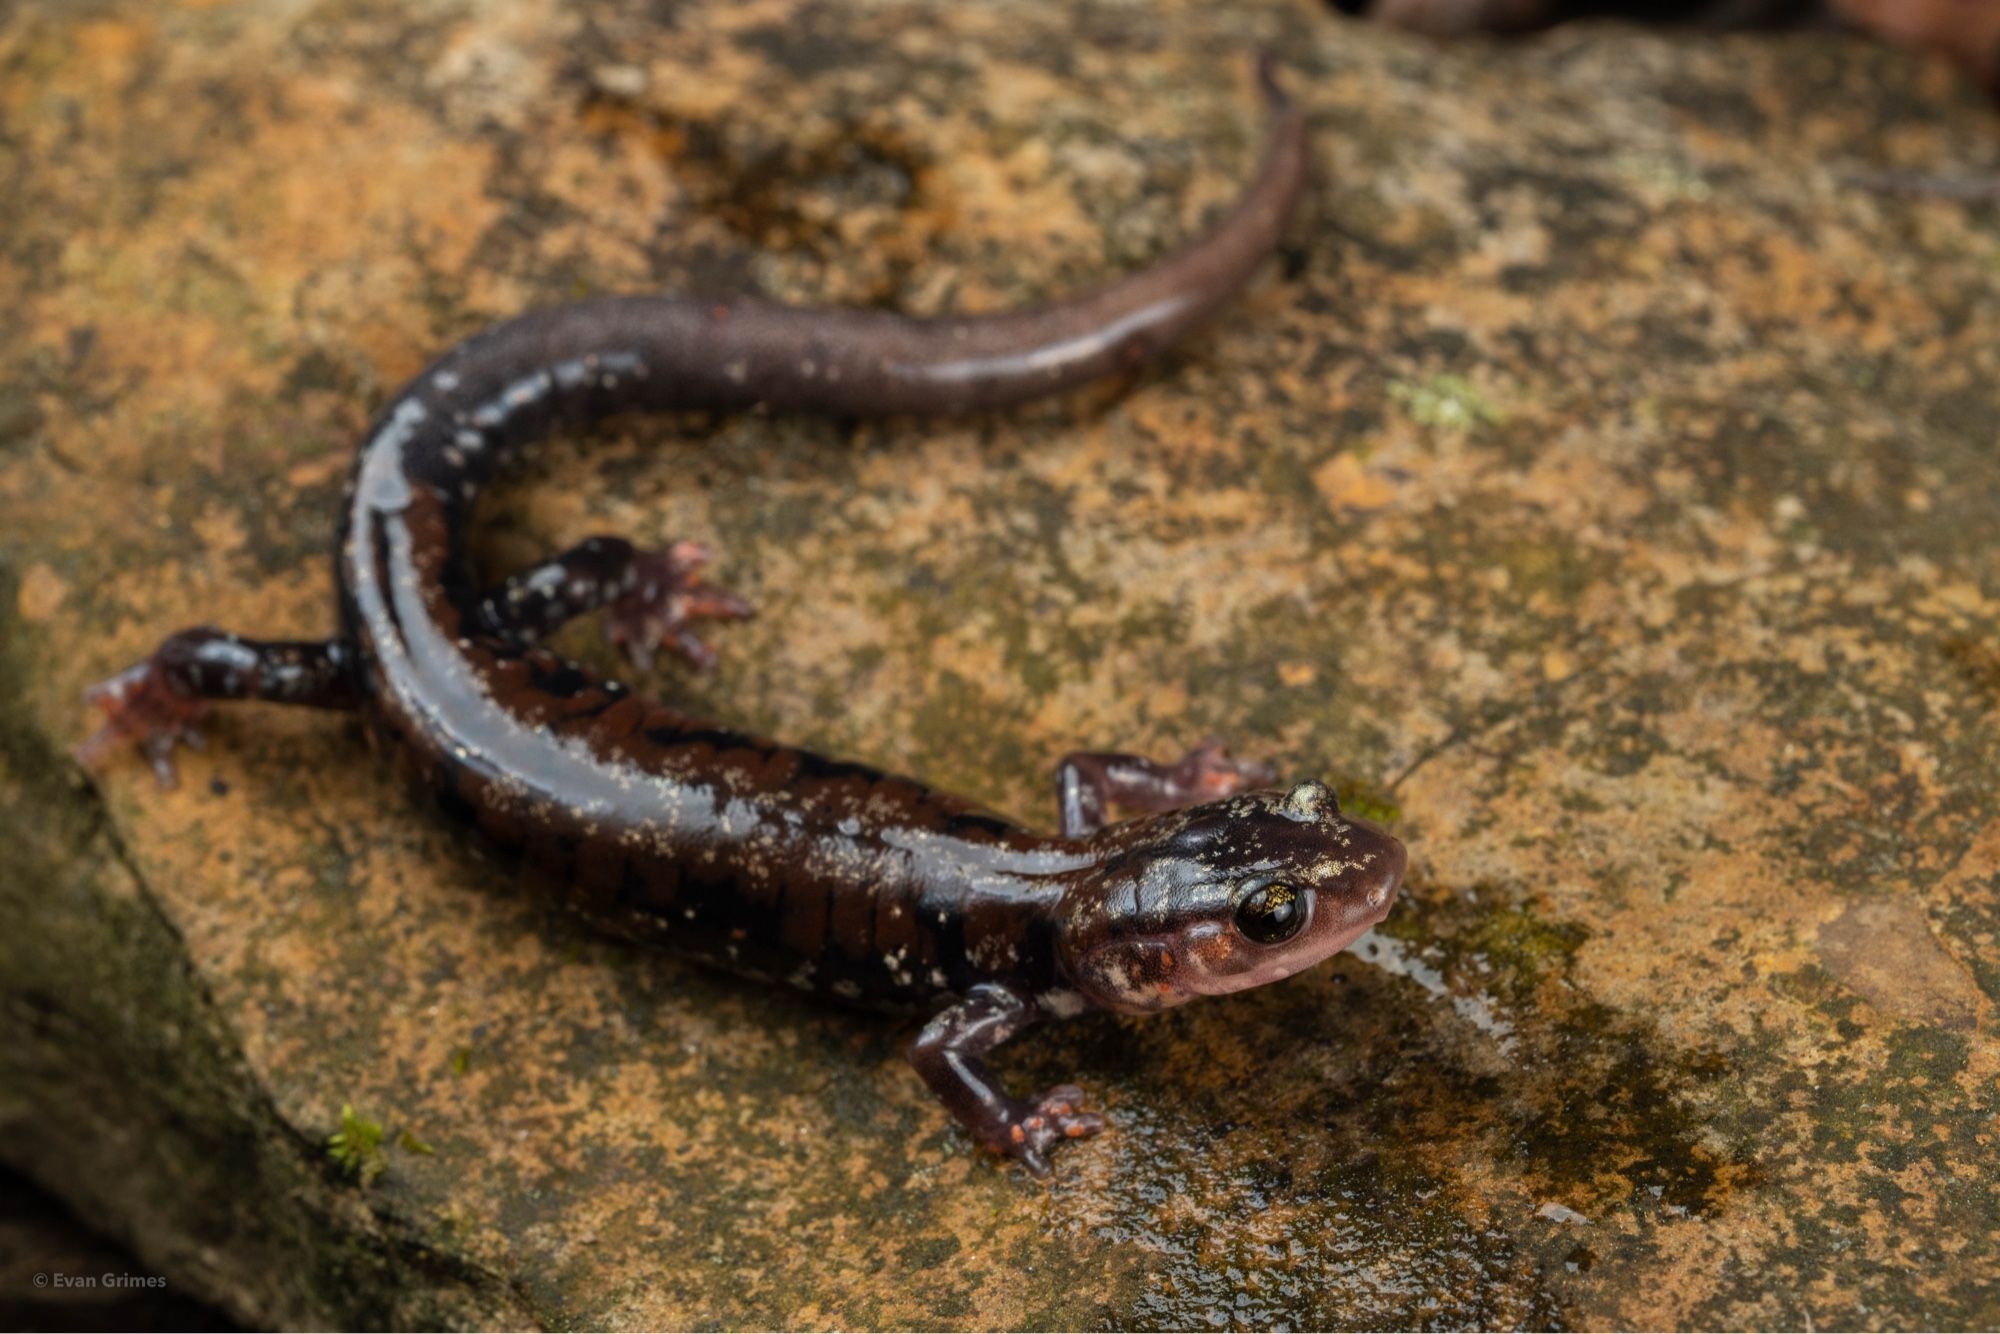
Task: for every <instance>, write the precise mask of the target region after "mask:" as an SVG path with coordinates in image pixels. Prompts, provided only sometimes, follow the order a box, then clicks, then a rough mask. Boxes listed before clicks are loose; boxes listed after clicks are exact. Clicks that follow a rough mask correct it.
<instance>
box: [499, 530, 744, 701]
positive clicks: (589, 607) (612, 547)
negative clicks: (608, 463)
mask: <svg viewBox="0 0 2000 1334" xmlns="http://www.w3.org/2000/svg"><path fill="white" fill-rule="evenodd" d="M712 558H713V557H712V555H711V553H710V552H709V550H708V548H707V547H704V546H703V545H702V544H701V543H699V542H676V543H674V544H673V545H672V546H670V547H668V548H667V549H666V550H665V551H646V550H642V549H641V548H638V547H635V546H633V545H632V544H631V543H630V542H628V541H626V540H625V539H624V538H622V537H592V538H587V539H586V540H584V541H582V542H579V543H577V545H575V546H573V547H571V548H570V549H569V550H568V551H565V552H563V553H562V554H561V555H560V556H555V557H552V558H551V559H549V560H546V561H544V562H542V563H541V564H540V565H537V566H535V567H533V568H532V569H528V570H523V571H522V572H521V573H520V574H517V575H515V576H514V577H513V578H511V579H509V580H508V581H507V582H506V583H504V584H502V585H500V587H498V588H496V589H494V590H493V591H492V592H490V593H488V594H487V595H486V596H485V597H484V598H482V599H481V600H480V604H479V619H480V621H481V623H482V625H483V626H484V628H485V629H486V631H487V633H489V634H492V635H496V636H499V637H501V638H503V639H513V640H519V641H525V642H529V643H532V642H534V641H535V640H538V639H540V638H541V637H542V636H543V635H546V634H548V633H550V632H551V631H553V630H555V629H556V628H557V627H558V626H561V625H563V624H565V623H566V622H568V621H572V620H574V619H576V618H577V617H579V616H583V615H586V614H588V613H590V612H593V611H596V610H597V609H598V608H600V607H604V608H607V609H608V610H607V611H606V613H605V621H604V634H605V638H607V639H609V640H610V641H611V642H612V643H613V644H616V645H618V646H619V647H620V648H622V649H623V650H624V651H625V654H626V656H627V657H629V658H630V659H631V660H632V662H633V663H634V664H635V665H636V666H637V667H638V668H639V670H641V671H646V670H648V669H650V668H651V667H652V665H653V653H654V651H655V650H656V649H658V648H660V647H662V646H664V647H666V648H668V649H671V650H672V651H673V652H675V653H678V654H679V655H680V656H681V657H683V658H685V659H686V660H687V661H688V662H689V663H690V664H691V665H693V666H694V667H696V668H699V669H706V668H709V667H713V666H714V665H715V650H714V649H712V648H710V647H709V646H708V645H707V644H706V643H704V642H702V640H701V638H700V637H699V636H697V635H696V634H695V632H694V629H693V626H694V624H695V622H697V621H704V620H724V621H740V620H742V619H744V618H745V617H747V616H749V615H751V608H750V604H749V603H747V602H745V601H744V600H743V599H742V598H740V597H737V596H736V595H735V594H733V593H729V592H726V591H724V590H723V589H720V588H717V587H716V586H715V585H713V584H708V583H703V582H702V581H701V580H700V579H699V578H698V577H697V575H698V574H699V572H700V570H701V568H702V567H703V566H704V565H707V564H708V563H709V561H710V560H711V559H712Z"/></svg>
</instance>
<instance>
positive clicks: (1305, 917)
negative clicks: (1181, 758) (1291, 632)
mask: <svg viewBox="0 0 2000 1334" xmlns="http://www.w3.org/2000/svg"><path fill="white" fill-rule="evenodd" d="M1099 837H1100V838H1101V839H1102V840H1103V845H1104V856H1103V857H1102V859H1101V860H1100V861H1099V862H1098V863H1097V864H1096V865H1095V866H1093V867H1092V868H1091V870H1090V871H1089V872H1088V873H1087V874H1086V875H1085V876H1084V877H1083V878H1082V879H1080V880H1079V881H1078V882H1077V883H1076V884H1075V885H1073V886H1072V887H1071V888H1070V889H1069V891H1068V892H1067V893H1065V894H1064V896H1063V900H1062V906H1061V909H1060V913H1061V927H1060V931H1061V937H1060V946H1061V952H1062V961H1063V966H1064V969H1065V971H1066V972H1067V973H1068V980H1069V983H1070V985H1072V986H1073V987H1075V988H1076V990H1078V991H1079V992H1081V993H1083V995H1084V996H1085V997H1086V998H1087V999H1088V1000H1090V1001H1091V1002H1092V1003H1093V1004H1096V1005H1101V1006H1103V1007H1105V1008H1106V1009H1111V1010H1118V1011H1121V1012H1124V1013H1127V1014H1143V1013H1146V1012H1149V1011H1153V1010H1162V1009H1165V1008H1167V1007H1168V1006H1170V1005H1179V1004H1180V1003H1182V1002H1183V1001H1188V1000H1192V999H1194V998H1195V997H1196V996H1220V995H1224V994H1226V993H1228V992H1232V991H1242V990H1244V989H1245V988H1247V987H1255V986H1261V985H1263V984H1264V983H1266V982H1276V981H1278V980H1279V979H1280V978H1286V977H1290V976H1291V975H1292V974H1293V973H1296V972H1300V971H1302V970H1304V969H1306V968H1310V967H1312V966H1313V965H1314V964H1316V963H1319V962H1320V961H1321V960H1323V959H1327V958H1330V957H1332V956H1333V955H1335V954H1338V953H1339V952H1340V951H1341V950H1344V949H1346V948H1347V947H1348V946H1349V945H1351V944H1353V943H1354V941H1355V939H1356V938H1357V937H1359V936H1360V935H1361V934H1362V933H1363V932H1364V931H1366V930H1368V928H1369V927H1371V926H1373V925H1375V924H1376V923H1377V922H1379V921H1381V920H1382V919H1383V918H1384V917H1386V916H1387V915H1388V913H1389V906H1390V904H1391V903H1393V902H1394V901H1395V898H1396V889H1397V887H1398V885H1400V884H1401V882H1402V878H1403V869H1404V866H1405V864H1406V861H1407V858H1406V855H1405V854H1404V852H1403V845H1402V844H1401V843H1398V842H1397V841H1396V840H1395V839H1394V838H1391V837H1390V836H1389V835H1388V834H1386V833H1384V832H1382V831H1381V830H1380V829H1377V828H1376V827H1375V826H1373V825H1371V824H1368V823H1366V822H1365V821H1361V820H1354V819H1349V818H1347V817H1345V816H1343V815H1342V814H1341V813H1340V805H1339V803H1338V802H1337V801H1335V800H1334V796H1333V793H1332V791H1330V790H1329V789H1328V788H1327V787H1326V785H1325V784H1323V783H1318V782H1307V783H1301V784H1299V785H1298V786H1297V787H1294V788H1292V789H1291V790H1290V791H1289V792H1284V791H1262V792H1246V793H1242V794H1241V795H1238V796H1234V797H1229V798H1227V799H1225V800H1222V801H1215V802H1210V803H1208V804H1206V805H1203V806H1195V807H1191V808H1190V809H1187V810H1182V811H1172V812H1169V813H1167V814H1165V815H1156V816H1149V817H1147V818H1146V819H1143V820H1134V821H1131V822H1128V823H1126V824H1121V825H1115V826H1113V827H1111V828H1110V829H1107V830H1105V831H1104V833H1103V834H1102V835H1100V836H1099Z"/></svg>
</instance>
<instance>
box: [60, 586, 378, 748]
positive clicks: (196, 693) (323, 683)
mask: <svg viewBox="0 0 2000 1334" xmlns="http://www.w3.org/2000/svg"><path fill="white" fill-rule="evenodd" d="M83 697H84V700H85V702H87V703H90V704H94V705H96V706H97V707H98V708H100V709H102V710H104V714H105V722H104V726H103V727H102V728H100V729H99V730H98V731H97V733H96V734H95V735H94V736H92V737H91V738H90V739H89V740H88V741H85V742H84V743H83V744H82V745H80V746H78V747H77V748H76V752H75V753H76V758H77V759H78V760H79V761H80V762H82V763H83V764H86V765H94V764H97V763H98V762H100V761H102V760H103V759H105V758H106V757H107V756H108V755H109V754H110V753H111V751H112V749H113V748H114V747H115V746H117V744H118V743H119V742H121V741H130V742H132V743H133V744H135V745H137V746H138V747H139V749H140V751H141V752H142V753H144V755H145V756H146V758H147V759H148V760H149V761H150V762H151V763H152V766H153V774H154V776H155V777H156V778H158V779H159V781H160V785H161V786H162V787H172V786H173V785H174V762H173V751H174V747H175V746H176V745H185V746H188V747H191V748H193V749H199V748H200V747H201V732H200V730H199V728H198V726H197V724H199V723H200V722H201V720H202V718H203V717H205V716H206V715H207V713H208V709H209V705H210V703H211V701H214V700H219V699H255V700H268V701H271V702H273V703H279V704H300V705H305V706H307V707H309V708H316V709H351V708H353V707H354V706H355V705H356V703H357V702H358V700H359V687H358V685H357V683H356V681H355V679H354V672H353V653H352V651H351V650H350V649H349V647H348V646H347V645H346V644H344V643H341V642H340V641H337V640H334V641H316V640H259V639H244V638H242V637H240V636H238V635H232V634H228V633H226V632H224V631H221V630H213V629H210V628H208V627H207V626H199V627H197V628H195V629H192V630H183V631H181V632H180V633H179V634H175V635H171V636H169V637H168V638H167V639H166V640H165V641H163V642H162V643H161V644H160V646H159V648H157V649H155V650H154V651H153V655H152V656H151V657H149V658H147V659H146V660H145V661H144V662H140V663H135V664H134V665H133V666H131V667H128V668H126V669H125V670H124V671H122V672H120V673H118V674H117V675H116V676H113V677H109V678H107V679H106V680H103V681H100V682H98V683H97V684H96V685H94V686H91V687H90V688H89V689H87V690H85V691H84V692H83Z"/></svg>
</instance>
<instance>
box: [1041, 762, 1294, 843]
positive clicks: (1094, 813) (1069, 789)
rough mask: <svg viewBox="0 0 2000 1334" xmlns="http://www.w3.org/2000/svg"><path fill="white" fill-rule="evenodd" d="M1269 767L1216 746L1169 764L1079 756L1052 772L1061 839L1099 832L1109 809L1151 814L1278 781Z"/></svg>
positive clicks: (1275, 771)
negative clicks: (1235, 756)
mask: <svg viewBox="0 0 2000 1334" xmlns="http://www.w3.org/2000/svg"><path fill="white" fill-rule="evenodd" d="M1277 777H1278V772H1277V770H1275V769H1273V768H1272V767H1271V766H1270V765H1268V764H1263V763H1260V762H1257V761H1253V760H1237V759H1232V758H1231V757H1230V755H1229V751H1228V750H1227V749H1226V748H1225V747H1224V746H1223V744H1222V743H1221V742H1220V741H1215V740H1209V741H1204V742H1202V743H1201V744H1200V745H1199V746H1196V747H1195V748H1194V749H1193V750H1191V751H1189V752H1188V753H1187V754H1185V755H1183V756H1182V757H1181V758H1180V759H1178V760H1175V761H1174V762H1173V763H1171V764H1161V763H1159V762H1158V761H1157V760H1149V759H1147V758H1145V757H1144V756H1141V755H1124V754H1112V753H1103V752H1095V751H1080V752H1078V753H1076V754H1074V755H1066V756H1064V757H1063V761H1062V763H1061V764H1060V765H1058V766H1057V767H1056V809H1057V814H1058V817H1059V819H1060V821H1061V824H1062V832H1063V837H1065V838H1082V837H1084V836H1085V835H1087V834H1094V833H1096V832H1097V831H1098V830H1099V829H1102V828H1103V827H1104V825H1105V823H1106V822H1107V820H1108V819H1109V813H1110V811H1111V809H1112V808H1113V807H1124V808H1125V809H1127V810H1132V811H1142V812H1149V813H1150V812H1154V811H1172V810H1179V809H1180V808H1181V807H1183V806H1193V805H1196V804H1198V803H1200V802H1204V801H1215V800H1218V799H1219V798H1222V797H1227V796H1231V795H1233V794H1235V793H1237V792H1241V791H1243V790H1245V789H1246V788H1253V787H1262V786H1264V785H1266V784H1269V783H1272V782H1275V781H1277Z"/></svg>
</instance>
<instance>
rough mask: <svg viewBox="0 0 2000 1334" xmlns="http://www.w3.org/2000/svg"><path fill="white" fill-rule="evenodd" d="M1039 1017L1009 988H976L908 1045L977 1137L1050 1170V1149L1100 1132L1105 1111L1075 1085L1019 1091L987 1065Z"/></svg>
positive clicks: (1034, 1168) (1042, 1172)
mask: <svg viewBox="0 0 2000 1334" xmlns="http://www.w3.org/2000/svg"><path fill="white" fill-rule="evenodd" d="M1041 1017H1042V1015H1041V1012H1040V1011H1039V1010H1038V1009H1036V1008H1035V1006H1034V1005H1032V1004H1031V1003H1030V1002H1028V1001H1026V1000H1024V999H1022V998H1021V997H1020V996H1018V995H1016V994H1015V993H1014V992H1012V991H1010V990H1008V989H1007V988H1006V987H1003V986H999V985H995V984H987V985H983V986H977V987H974V988H973V989H972V990H971V992H969V993H968V994H967V995H966V997H965V999H964V1000H962V1001H960V1002H959V1003H958V1004H956V1005H954V1006H952V1007H951V1008H950V1009H949V1010H946V1011H945V1012H944V1013H943V1014H940V1015H939V1016H938V1017H937V1018H935V1019H933V1020H931V1021H930V1023H928V1024H926V1025H925V1026H924V1031H923V1032H921V1033H919V1034H918V1035H917V1040H916V1041H915V1042H913V1043H911V1044H910V1064H911V1065H913V1066H915V1067H916V1068H917V1073H918V1074H920V1075H922V1076H923V1078H924V1082H925V1083H926V1084H929V1085H930V1087H931V1092H933V1093H935V1094H937V1096H938V1098H939V1100H940V1101H942V1102H943V1103H944V1105H945V1106H946V1107H947V1108H949V1109H950V1110H951V1114H952V1115H953V1116H955V1117H957V1118H958V1121H959V1124H960V1125H962V1126H964V1127H965V1128H966V1129H967V1130H968V1131H970V1132H972V1137H973V1138H974V1139H976V1140H978V1141H979V1142H980V1143H981V1144H983V1145H985V1146H986V1147H987V1148H989V1149H991V1150H993V1152H995V1153H1000V1154H1005V1155H1006V1156H1007V1157H1009V1158H1012V1159H1014V1160H1015V1161H1016V1162H1018V1163H1020V1164H1021V1166H1023V1167H1025V1168H1027V1169H1028V1170H1029V1171H1030V1172H1032V1173H1034V1174H1035V1175H1036V1176H1038V1177H1045V1176H1047V1175H1048V1174H1049V1157H1048V1156H1049V1152H1050V1151H1051V1150H1052V1149H1054V1148H1055V1147H1056V1146H1057V1145H1059V1144H1061V1143H1063V1142H1064V1141H1065V1140H1072V1139H1088V1138H1089V1137H1090V1136H1092V1135H1095V1134H1096V1133H1097V1132H1098V1131H1100V1130H1102V1129H1104V1118H1103V1117H1101V1116H1099V1115H1097V1113H1095V1112H1086V1111H1084V1110H1082V1107H1081V1104H1082V1102H1083V1092H1082V1090H1080V1089H1078V1088H1076V1087H1075V1086H1074V1085H1071V1084H1058V1085H1057V1086H1056V1087H1054V1088H1052V1089H1050V1090H1048V1091H1047V1092H1045V1093H1043V1094H1041V1095H1040V1096H1039V1097H1036V1098H1033V1099H1021V1098H1015V1097H1011V1096H1009V1094H1008V1093H1007V1091H1006V1090H1005V1089H1003V1088H1001V1087H1000V1084H999V1082H998V1081H997V1080H996V1079H994V1077H993V1072H992V1071H990V1070H988V1069H987V1068H986V1062H985V1060H984V1057H985V1055H986V1053H987V1052H989V1051H992V1050H993V1049H994V1048H995V1047H997V1046H999V1045H1000V1044H1001V1043H1003V1042H1005V1041H1006V1040H1007V1039H1008V1038H1011V1037H1013V1036H1014V1035H1015V1034H1016V1033H1018V1032H1020V1031H1021V1030H1022V1029H1024V1028H1026V1027H1028V1026H1029V1025H1030V1024H1032V1023H1034V1022H1036V1021H1037V1020H1038V1019H1040V1018H1041Z"/></svg>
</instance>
